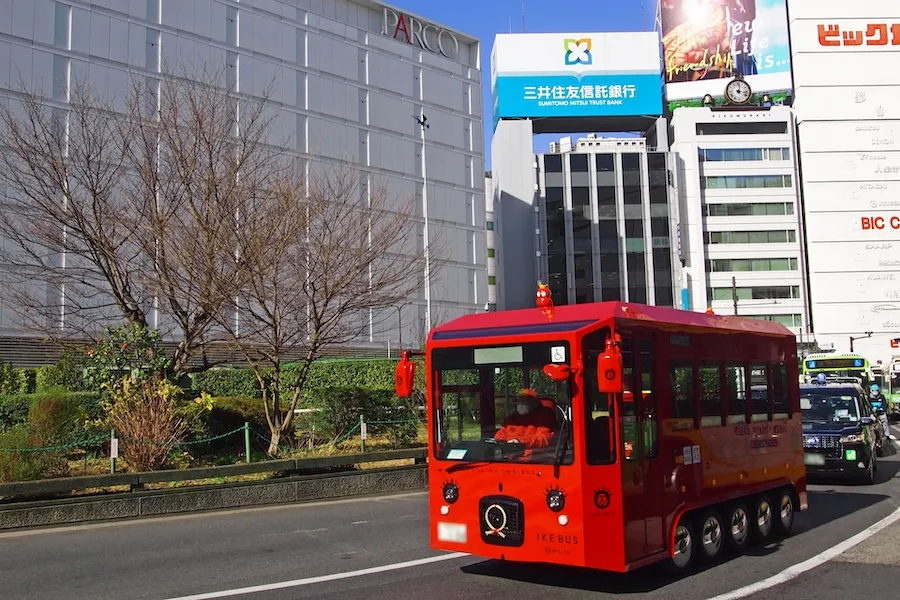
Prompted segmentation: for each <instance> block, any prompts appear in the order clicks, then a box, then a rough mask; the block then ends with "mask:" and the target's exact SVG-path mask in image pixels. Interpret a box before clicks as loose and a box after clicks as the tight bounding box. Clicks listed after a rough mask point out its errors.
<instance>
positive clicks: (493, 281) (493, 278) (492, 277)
mask: <svg viewBox="0 0 900 600" xmlns="http://www.w3.org/2000/svg"><path fill="white" fill-rule="evenodd" d="M488 285H497V276H496V275H488Z"/></svg>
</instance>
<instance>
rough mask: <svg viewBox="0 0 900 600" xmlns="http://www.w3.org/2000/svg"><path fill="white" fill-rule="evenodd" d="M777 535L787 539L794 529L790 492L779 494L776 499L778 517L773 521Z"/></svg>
mask: <svg viewBox="0 0 900 600" xmlns="http://www.w3.org/2000/svg"><path fill="white" fill-rule="evenodd" d="M775 529H776V530H777V531H778V534H779V535H781V536H783V537H787V536H789V535H791V531H792V530H793V529H794V495H793V494H791V491H790V490H784V491H782V492H781V494H780V496H779V498H778V515H777V518H776V519H775Z"/></svg>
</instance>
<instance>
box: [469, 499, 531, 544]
mask: <svg viewBox="0 0 900 600" xmlns="http://www.w3.org/2000/svg"><path fill="white" fill-rule="evenodd" d="M478 512H479V513H480V516H479V524H480V526H481V540H482V541H483V542H484V543H485V544H493V545H495V546H521V545H522V544H523V543H524V542H525V507H524V506H523V505H522V502H521V501H519V500H517V499H516V498H511V497H509V496H486V497H484V498H482V499H481V502H479V503H478Z"/></svg>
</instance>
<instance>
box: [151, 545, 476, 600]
mask: <svg viewBox="0 0 900 600" xmlns="http://www.w3.org/2000/svg"><path fill="white" fill-rule="evenodd" d="M465 556H469V555H468V554H466V553H465V552H454V553H452V554H441V555H439V556H431V557H428V558H420V559H417V560H409V561H406V562H399V563H394V564H391V565H382V566H380V567H370V568H368V569H360V570H358V571H347V572H344V573H333V574H331V575H320V576H318V577H307V578H305V579H294V580H292V581H282V582H280V583H268V584H265V585H256V586H253V587H245V588H237V589H234V590H224V591H221V592H208V593H205V594H194V595H193V596H179V597H178V598H167V599H166V600H214V599H216V598H227V597H229V596H242V595H244V594H256V593H259V592H270V591H272V590H283V589H285V588H292V587H300V586H302V585H311V584H314V583H326V582H328V581H338V580H340V579H350V578H351V577H362V576H363V575H374V574H376V573H385V572H387V571H397V570H398V569H408V568H410V567H420V566H422V565H427V564H431V563H436V562H442V561H445V560H454V559H457V558H463V557H465Z"/></svg>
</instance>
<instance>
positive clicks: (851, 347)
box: [850, 331, 872, 352]
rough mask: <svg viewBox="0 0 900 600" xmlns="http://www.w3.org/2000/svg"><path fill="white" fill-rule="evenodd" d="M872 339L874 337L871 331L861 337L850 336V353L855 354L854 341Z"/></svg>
mask: <svg viewBox="0 0 900 600" xmlns="http://www.w3.org/2000/svg"><path fill="white" fill-rule="evenodd" d="M870 337H872V332H871V331H867V332H866V334H865V335H859V336H855V337H854V336H852V335H851V336H850V352H853V341H854V340H864V339H866V338H870Z"/></svg>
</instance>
